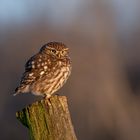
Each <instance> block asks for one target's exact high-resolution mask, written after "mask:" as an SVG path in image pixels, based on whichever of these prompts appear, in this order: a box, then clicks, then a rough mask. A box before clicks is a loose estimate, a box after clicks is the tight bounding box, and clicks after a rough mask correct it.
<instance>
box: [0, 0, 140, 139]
mask: <svg viewBox="0 0 140 140" xmlns="http://www.w3.org/2000/svg"><path fill="white" fill-rule="evenodd" d="M139 7H140V1H139V0H133V1H132V0H86V1H85V0H71V1H68V0H40V1H35V0H30V1H29V0H24V1H23V0H0V66H1V67H0V77H1V78H0V90H1V98H0V125H1V127H0V132H1V135H0V139H2V140H9V139H14V140H19V139H20V140H25V139H29V134H28V130H27V128H25V127H24V126H22V125H21V123H20V122H18V120H16V117H15V112H16V111H17V110H21V109H22V108H24V107H25V106H27V105H28V104H31V103H32V102H34V101H36V100H39V99H40V98H39V97H34V96H33V95H30V94H26V95H19V96H16V97H13V96H12V94H13V93H14V89H15V88H16V86H17V85H18V84H19V80H20V77H21V74H22V72H23V71H24V64H25V63H26V61H27V60H28V59H29V58H30V57H31V56H32V55H34V54H35V53H36V52H37V51H38V50H39V49H40V47H41V46H42V45H43V44H45V43H47V42H49V41H62V42H63V43H65V44H66V45H67V46H68V47H69V48H70V53H71V58H72V62H73V71H72V75H71V77H70V79H69V80H68V82H67V84H66V85H65V86H64V87H63V88H62V89H61V90H60V91H58V93H59V94H60V95H65V96H67V97H68V103H69V108H70V112H71V117H72V121H73V124H74V128H75V131H76V135H77V138H78V139H79V140H85V139H87V140H93V139H95V140H139V139H140V111H139V107H140V55H139V54H140V8H139Z"/></svg>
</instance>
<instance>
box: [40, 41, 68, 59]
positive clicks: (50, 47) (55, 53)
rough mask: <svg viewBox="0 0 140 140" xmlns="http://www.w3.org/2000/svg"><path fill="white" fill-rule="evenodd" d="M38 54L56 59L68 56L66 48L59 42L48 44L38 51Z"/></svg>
mask: <svg viewBox="0 0 140 140" xmlns="http://www.w3.org/2000/svg"><path fill="white" fill-rule="evenodd" d="M40 52H43V53H45V54H47V55H49V56H52V57H54V58H58V59H63V58H66V57H68V54H69V52H68V47H66V45H65V44H63V43H61V42H49V43H47V44H45V45H44V46H43V47H42V48H41V49H40Z"/></svg>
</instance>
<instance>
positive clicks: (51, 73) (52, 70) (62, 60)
mask: <svg viewBox="0 0 140 140" xmlns="http://www.w3.org/2000/svg"><path fill="white" fill-rule="evenodd" d="M71 68H72V67H71V60H70V57H69V49H68V47H67V46H66V45H64V44H63V43H61V42H49V43H47V44H45V45H44V46H42V47H41V49H40V51H39V52H38V53H37V54H35V55H34V56H32V57H31V58H30V59H29V60H28V61H27V63H26V64H25V72H24V73H23V75H22V78H21V81H20V85H19V86H18V87H17V88H16V89H15V94H14V95H17V94H20V93H27V92H30V93H32V94H34V95H39V96H43V97H46V98H50V97H51V95H52V94H53V93H55V92H56V91H57V90H59V89H60V88H61V87H62V86H63V85H64V84H65V82H66V81H67V79H68V77H69V76H70V74H71Z"/></svg>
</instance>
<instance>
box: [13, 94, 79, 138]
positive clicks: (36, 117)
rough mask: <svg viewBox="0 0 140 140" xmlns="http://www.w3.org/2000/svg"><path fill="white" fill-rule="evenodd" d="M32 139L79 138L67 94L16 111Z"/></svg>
mask: <svg viewBox="0 0 140 140" xmlns="http://www.w3.org/2000/svg"><path fill="white" fill-rule="evenodd" d="M16 117H17V119H18V120H19V121H20V122H21V123H22V124H23V125H25V126H26V127H28V129H29V132H30V138H31V140H77V138H76V136H75V133H74V129H73V126H72V122H71V118H70V113H69V110H68V105H67V98H66V97H65V96H58V95H55V96H52V97H51V98H50V99H44V100H41V101H37V102H35V103H33V104H31V105H29V106H28V107H26V108H24V109H22V110H21V111H18V112H16Z"/></svg>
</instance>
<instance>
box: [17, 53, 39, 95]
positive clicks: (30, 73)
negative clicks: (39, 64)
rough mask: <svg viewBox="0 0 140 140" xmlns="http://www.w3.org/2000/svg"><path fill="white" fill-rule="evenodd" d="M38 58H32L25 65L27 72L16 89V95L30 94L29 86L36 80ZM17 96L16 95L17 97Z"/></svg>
mask: <svg viewBox="0 0 140 140" xmlns="http://www.w3.org/2000/svg"><path fill="white" fill-rule="evenodd" d="M37 59H38V56H37V55H34V56H32V57H31V58H30V59H29V60H28V61H27V62H26V64H25V72H24V73H23V75H22V77H21V81H20V85H19V87H17V88H16V89H15V92H16V94H18V93H24V92H29V86H30V85H31V84H32V83H33V82H34V81H35V80H36V77H35V75H34V74H35V71H36V70H35V62H36V61H38V60H37ZM16 94H15V95H16Z"/></svg>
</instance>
